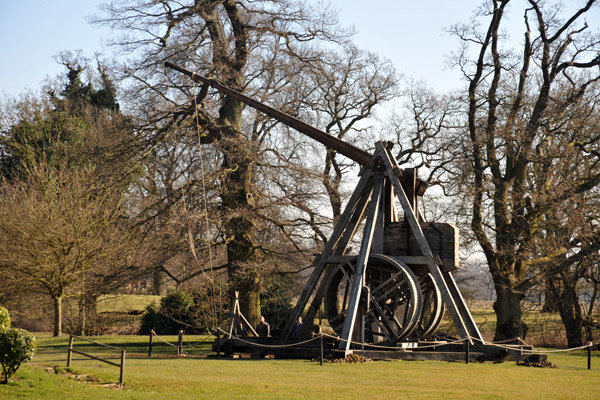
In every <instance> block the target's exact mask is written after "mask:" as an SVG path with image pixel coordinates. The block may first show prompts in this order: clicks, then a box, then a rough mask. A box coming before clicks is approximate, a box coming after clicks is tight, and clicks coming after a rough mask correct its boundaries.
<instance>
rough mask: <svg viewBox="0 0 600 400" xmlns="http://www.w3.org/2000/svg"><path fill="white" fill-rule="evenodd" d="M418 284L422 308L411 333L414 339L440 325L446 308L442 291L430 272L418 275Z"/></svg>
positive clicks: (426, 335) (425, 335) (425, 334)
mask: <svg viewBox="0 0 600 400" xmlns="http://www.w3.org/2000/svg"><path fill="white" fill-rule="evenodd" d="M419 285H420V286H421V293H423V308H422V310H421V316H420V317H419V321H418V322H417V326H416V328H415V330H414V331H413V332H412V334H411V337H412V338H415V339H423V338H426V337H428V336H430V335H431V334H433V333H434V332H435V330H436V329H437V328H438V327H439V326H440V323H441V322H442V318H443V317H444V311H445V310H446V308H445V305H444V301H443V300H442V293H441V292H440V289H439V288H438V287H437V285H436V284H435V281H434V280H433V277H432V276H431V274H426V275H423V276H419Z"/></svg>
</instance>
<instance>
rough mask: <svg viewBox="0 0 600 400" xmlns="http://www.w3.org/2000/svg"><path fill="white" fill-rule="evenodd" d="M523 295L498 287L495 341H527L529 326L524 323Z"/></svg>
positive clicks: (495, 305)
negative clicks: (517, 339) (518, 339)
mask: <svg viewBox="0 0 600 400" xmlns="http://www.w3.org/2000/svg"><path fill="white" fill-rule="evenodd" d="M522 299H523V294H522V293H519V292H515V291H514V290H513V289H512V288H507V287H499V286H498V285H496V301H495V302H494V311H495V312H496V318H497V320H496V335H495V337H494V340H495V341H499V340H508V339H514V338H521V339H525V336H526V335H527V325H526V324H525V323H524V322H523V321H522V312H521V300H522Z"/></svg>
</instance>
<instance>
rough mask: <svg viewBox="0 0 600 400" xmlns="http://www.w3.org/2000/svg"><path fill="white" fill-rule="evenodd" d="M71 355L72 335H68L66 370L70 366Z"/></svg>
mask: <svg viewBox="0 0 600 400" xmlns="http://www.w3.org/2000/svg"><path fill="white" fill-rule="evenodd" d="M72 354H73V335H69V351H68V352H67V368H69V367H70V366H71V356H72Z"/></svg>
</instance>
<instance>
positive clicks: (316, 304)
mask: <svg viewBox="0 0 600 400" xmlns="http://www.w3.org/2000/svg"><path fill="white" fill-rule="evenodd" d="M363 190H364V191H365V193H364V196H362V197H361V198H360V199H359V201H358V204H357V205H356V207H355V209H354V213H353V214H352V217H351V218H350V221H349V222H348V225H347V227H346V229H345V230H344V234H343V235H342V237H341V238H340V240H339V242H338V244H337V246H336V247H335V248H334V249H333V250H332V254H333V257H335V256H341V255H342V254H344V253H345V251H346V247H347V246H348V243H349V242H350V240H352V238H353V237H354V234H355V233H356V230H357V229H358V226H359V224H360V221H362V219H363V215H364V213H365V210H366V208H367V205H368V202H369V200H370V198H371V193H372V190H373V180H372V179H371V180H369V181H368V184H367V186H366V187H365V189H363ZM331 257H332V255H330V256H328V257H327V258H326V260H327V261H326V263H327V264H329V260H330V258H331ZM344 262H345V261H344ZM331 272H332V269H331V266H327V267H326V268H325V270H324V272H323V273H322V275H324V277H323V279H321V280H320V283H319V286H318V287H317V290H316V291H315V295H314V297H313V299H312V302H311V304H310V306H309V307H308V310H307V311H306V315H305V316H304V324H303V329H302V331H301V332H303V333H305V332H309V330H310V328H311V326H312V325H313V322H314V318H315V315H317V312H318V311H319V309H320V308H321V302H322V301H323V297H324V296H325V289H326V285H327V281H328V277H329V275H330V274H331ZM293 321H295V320H293ZM292 327H293V325H292Z"/></svg>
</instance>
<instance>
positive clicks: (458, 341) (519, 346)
mask: <svg viewBox="0 0 600 400" xmlns="http://www.w3.org/2000/svg"><path fill="white" fill-rule="evenodd" d="M216 330H218V331H219V332H221V333H223V334H224V335H225V336H229V337H231V338H234V339H236V340H239V341H240V342H242V343H245V344H250V345H253V346H257V347H264V348H272V349H277V348H291V347H299V346H302V345H304V344H307V343H310V342H314V341H316V340H319V339H320V337H324V338H328V339H333V340H337V341H341V342H348V341H349V342H350V343H351V344H353V345H357V346H368V347H369V348H376V349H382V350H398V349H399V347H398V346H383V345H378V344H374V343H365V342H357V341H354V340H351V339H350V340H348V339H342V338H340V337H339V336H333V335H329V334H327V333H320V334H319V335H317V336H314V337H312V338H310V339H306V340H303V341H300V342H296V343H289V344H278V345H269V344H262V343H255V342H251V341H248V340H245V339H243V338H241V337H239V336H237V335H230V334H229V332H227V331H225V330H223V329H222V328H220V327H219V328H216ZM154 335H155V336H156V337H157V338H158V339H160V340H161V341H163V342H164V343H167V344H168V345H170V346H173V347H178V346H177V345H174V344H172V343H169V342H168V341H166V340H164V339H163V338H161V337H160V336H159V335H157V334H156V333H155V334H154ZM210 336H211V335H208V336H206V337H205V339H203V340H202V341H207V340H208V339H209V338H210ZM467 340H473V341H475V342H480V343H482V344H483V345H486V346H492V347H496V348H499V349H503V350H518V351H521V352H522V353H523V354H546V353H562V352H574V351H579V350H585V349H587V348H589V347H592V346H594V345H595V344H594V343H591V342H590V343H588V344H586V345H583V346H579V347H572V348H568V349H555V350H550V349H548V350H536V349H534V348H531V349H525V348H523V346H524V345H527V344H526V343H525V342H523V343H524V344H514V345H510V344H504V343H506V342H508V341H512V340H514V339H510V340H504V341H499V342H487V341H485V340H483V341H482V340H480V339H479V338H475V337H472V336H468V337H466V338H463V339H456V340H453V341H444V342H439V343H435V344H429V345H418V344H417V346H416V347H410V348H407V349H409V350H423V349H431V348H440V347H445V346H450V345H455V344H461V343H465V342H466V341H467ZM186 343H187V345H186V347H191V348H198V347H197V346H193V345H192V344H190V343H189V342H186Z"/></svg>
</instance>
